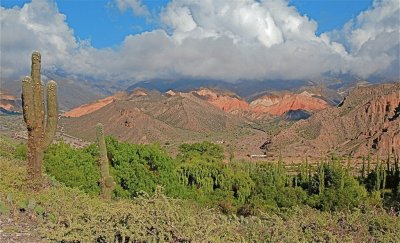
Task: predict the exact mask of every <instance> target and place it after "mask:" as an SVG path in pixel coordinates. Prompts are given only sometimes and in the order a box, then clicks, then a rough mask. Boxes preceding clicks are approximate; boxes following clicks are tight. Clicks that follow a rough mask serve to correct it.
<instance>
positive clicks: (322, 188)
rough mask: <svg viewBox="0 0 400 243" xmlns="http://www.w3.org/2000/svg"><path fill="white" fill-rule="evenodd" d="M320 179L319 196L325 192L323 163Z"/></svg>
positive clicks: (320, 168)
mask: <svg viewBox="0 0 400 243" xmlns="http://www.w3.org/2000/svg"><path fill="white" fill-rule="evenodd" d="M318 178H319V194H323V193H324V190H325V173H324V162H322V163H321V165H320V167H319V173H318Z"/></svg>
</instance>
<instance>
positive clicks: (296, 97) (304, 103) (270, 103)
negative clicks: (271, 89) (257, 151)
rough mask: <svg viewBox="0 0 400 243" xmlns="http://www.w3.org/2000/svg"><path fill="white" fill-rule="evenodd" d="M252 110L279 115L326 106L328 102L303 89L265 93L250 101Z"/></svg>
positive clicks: (310, 110)
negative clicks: (295, 91)
mask: <svg viewBox="0 0 400 243" xmlns="http://www.w3.org/2000/svg"><path fill="white" fill-rule="evenodd" d="M250 106H251V109H252V111H254V112H256V113H257V114H261V113H269V114H272V115H277V116H281V115H283V114H285V113H286V112H288V111H291V110H292V111H294V110H305V111H309V112H313V111H319V110H323V109H325V108H327V107H328V106H329V104H328V103H327V102H326V101H324V100H322V99H320V98H317V97H314V95H313V94H311V93H308V92H307V91H304V92H302V93H300V94H294V93H282V94H279V95H276V94H272V95H265V96H262V97H260V98H258V99H256V100H254V101H252V102H251V103H250Z"/></svg>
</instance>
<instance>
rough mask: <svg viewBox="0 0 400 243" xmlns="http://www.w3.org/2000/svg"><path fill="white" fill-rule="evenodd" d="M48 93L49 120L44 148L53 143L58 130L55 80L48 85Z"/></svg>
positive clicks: (47, 121) (45, 132)
mask: <svg viewBox="0 0 400 243" xmlns="http://www.w3.org/2000/svg"><path fill="white" fill-rule="evenodd" d="M46 92H47V95H46V96H47V102H46V103H47V120H46V129H45V131H44V148H46V147H47V146H49V145H50V144H51V142H52V141H53V138H54V135H55V134H56V130H57V121H58V104H57V83H56V82H54V81H53V80H51V81H49V82H48V83H47V85H46Z"/></svg>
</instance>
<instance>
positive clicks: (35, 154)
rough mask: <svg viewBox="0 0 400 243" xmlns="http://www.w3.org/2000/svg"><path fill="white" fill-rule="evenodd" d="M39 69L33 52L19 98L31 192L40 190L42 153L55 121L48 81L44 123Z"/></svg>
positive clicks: (51, 87) (53, 96)
mask: <svg viewBox="0 0 400 243" xmlns="http://www.w3.org/2000/svg"><path fill="white" fill-rule="evenodd" d="M40 68H41V56H40V53H39V52H33V53H32V66H31V76H30V77H29V76H27V77H25V78H24V79H23V80H22V97H21V98H22V109H23V114H24V121H25V123H26V127H27V129H28V154H27V157H28V180H29V181H30V182H31V185H32V186H33V188H34V189H38V188H39V187H40V183H41V178H42V160H43V152H44V150H45V149H46V148H47V147H48V146H49V145H50V144H51V142H52V141H53V138H54V135H55V133H56V130H57V122H58V108H57V107H58V105H57V83H56V82H54V81H49V82H48V83H47V85H46V92H47V94H46V96H47V101H46V104H47V119H46V122H45V109H44V100H43V82H42V80H41V79H40Z"/></svg>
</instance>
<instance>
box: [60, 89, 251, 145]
mask: <svg viewBox="0 0 400 243" xmlns="http://www.w3.org/2000/svg"><path fill="white" fill-rule="evenodd" d="M106 101H107V102H108V99H107V100H106ZM90 107H94V108H96V109H87V106H85V107H81V108H79V109H78V110H80V111H82V112H76V114H79V116H76V117H69V118H64V119H62V126H63V127H64V129H65V130H66V131H67V133H68V134H71V135H74V136H78V137H81V138H86V139H93V138H94V129H93V128H94V126H95V125H96V124H97V123H98V122H101V123H103V124H104V127H105V131H106V133H108V134H112V135H114V136H116V137H118V138H120V139H123V140H128V141H132V142H141V143H147V142H154V141H171V140H176V139H182V140H184V141H190V140H191V139H194V138H196V137H199V136H202V137H204V136H206V135H207V134H208V133H218V132H225V131H230V130H232V129H235V128H237V127H238V126H239V125H240V124H243V123H244V122H245V120H244V119H243V118H241V117H238V116H234V115H231V114H229V113H226V112H223V111H222V110H220V109H218V108H217V107H214V106H213V105H211V104H210V103H208V102H207V101H205V100H203V99H201V98H199V97H197V96H195V95H194V94H192V93H179V92H178V93H173V92H169V94H168V95H166V94H161V93H158V92H156V91H140V92H138V91H134V92H132V93H131V94H123V95H120V96H119V97H115V96H114V98H113V100H112V101H111V102H109V103H108V104H105V102H101V101H100V102H97V103H94V104H91V105H90ZM75 111H76V110H75ZM84 111H88V112H87V113H85V114H84Z"/></svg>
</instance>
